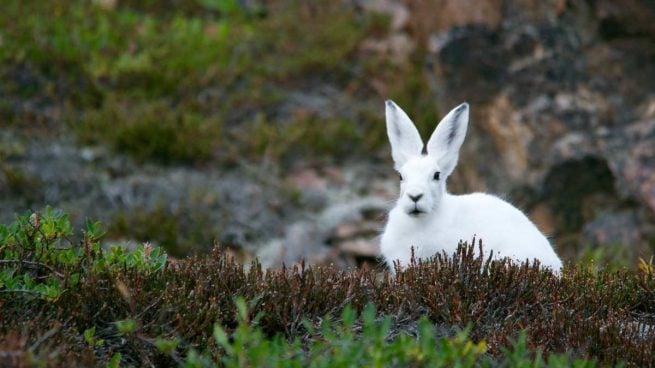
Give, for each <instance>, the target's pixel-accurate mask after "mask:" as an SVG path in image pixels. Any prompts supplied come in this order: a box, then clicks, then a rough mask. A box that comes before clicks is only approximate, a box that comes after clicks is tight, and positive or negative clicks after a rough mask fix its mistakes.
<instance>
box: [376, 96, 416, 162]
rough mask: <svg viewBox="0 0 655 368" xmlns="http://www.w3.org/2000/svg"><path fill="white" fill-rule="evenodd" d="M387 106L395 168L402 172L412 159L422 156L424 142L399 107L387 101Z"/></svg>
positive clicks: (388, 133) (388, 126) (388, 127)
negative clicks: (406, 163)
mask: <svg viewBox="0 0 655 368" xmlns="http://www.w3.org/2000/svg"><path fill="white" fill-rule="evenodd" d="M385 105H386V116H387V135H388V136H389V142H391V157H393V162H394V168H395V169H396V170H400V168H401V167H402V166H403V165H404V164H405V162H407V160H408V159H409V158H410V157H412V156H417V155H420V154H421V151H422V150H423V141H422V140H421V136H420V135H419V133H418V130H417V129H416V126H414V123H412V121H411V120H410V119H409V117H408V116H407V114H405V112H404V111H403V110H402V109H401V108H400V107H398V105H396V104H395V103H394V102H393V101H391V100H387V101H386V103H385Z"/></svg>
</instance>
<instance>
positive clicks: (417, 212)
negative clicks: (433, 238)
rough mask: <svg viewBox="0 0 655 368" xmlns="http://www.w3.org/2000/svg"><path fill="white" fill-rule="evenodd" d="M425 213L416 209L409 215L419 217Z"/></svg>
mask: <svg viewBox="0 0 655 368" xmlns="http://www.w3.org/2000/svg"><path fill="white" fill-rule="evenodd" d="M424 213H425V212H424V211H421V210H419V209H418V208H416V207H414V209H413V210H411V211H409V212H408V214H409V215H410V216H413V217H419V216H420V215H422V214H424Z"/></svg>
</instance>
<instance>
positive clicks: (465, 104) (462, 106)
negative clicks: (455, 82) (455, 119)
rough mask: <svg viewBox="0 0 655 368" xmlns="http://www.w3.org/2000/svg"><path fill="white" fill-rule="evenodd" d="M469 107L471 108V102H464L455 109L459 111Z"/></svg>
mask: <svg viewBox="0 0 655 368" xmlns="http://www.w3.org/2000/svg"><path fill="white" fill-rule="evenodd" d="M468 109H469V104H468V102H462V103H461V104H460V105H459V106H457V108H456V109H455V111H457V112H462V111H464V110H468Z"/></svg>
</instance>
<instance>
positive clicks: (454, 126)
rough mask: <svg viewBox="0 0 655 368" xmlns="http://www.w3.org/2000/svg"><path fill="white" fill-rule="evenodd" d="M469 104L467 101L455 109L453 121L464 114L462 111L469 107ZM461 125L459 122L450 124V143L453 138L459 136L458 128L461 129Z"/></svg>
mask: <svg viewBox="0 0 655 368" xmlns="http://www.w3.org/2000/svg"><path fill="white" fill-rule="evenodd" d="M468 106H469V105H468V104H467V103H466V102H465V103H463V104H461V105H459V106H458V107H457V108H455V110H454V111H453V121H458V120H459V117H460V115H462V112H464V110H466V109H467V108H468ZM459 127H460V125H459V124H451V125H450V131H449V132H448V144H449V145H450V144H452V143H453V140H454V139H455V137H456V136H457V130H458V129H459Z"/></svg>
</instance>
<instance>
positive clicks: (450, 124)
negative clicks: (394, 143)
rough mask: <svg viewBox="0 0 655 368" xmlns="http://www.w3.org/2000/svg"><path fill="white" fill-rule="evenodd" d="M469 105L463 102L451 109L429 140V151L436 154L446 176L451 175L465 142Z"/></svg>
mask: <svg viewBox="0 0 655 368" xmlns="http://www.w3.org/2000/svg"><path fill="white" fill-rule="evenodd" d="M468 117H469V105H468V104H467V103H462V104H460V105H459V106H457V107H455V108H454V109H453V110H451V111H450V112H449V113H448V114H446V116H445V117H444V118H443V119H442V120H441V122H440V123H439V124H438V125H437V128H436V129H435V130H434V133H432V136H431V137H430V140H428V144H427V147H428V151H429V152H430V155H434V156H435V157H436V158H437V160H438V162H439V165H440V167H441V169H442V174H443V176H444V178H445V177H447V176H448V175H450V173H451V172H452V171H453V169H454V168H455V166H456V165H457V160H458V157H459V148H460V146H461V145H462V143H463V142H464V136H465V135H466V129H467V126H468Z"/></svg>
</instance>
